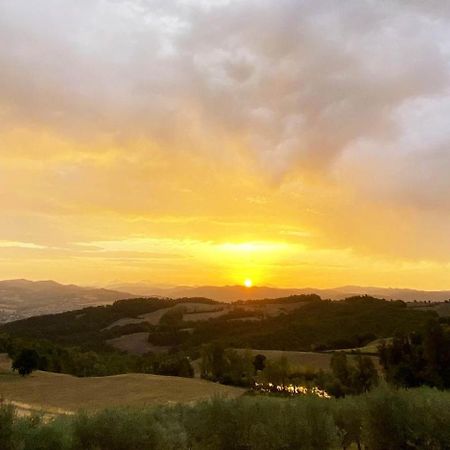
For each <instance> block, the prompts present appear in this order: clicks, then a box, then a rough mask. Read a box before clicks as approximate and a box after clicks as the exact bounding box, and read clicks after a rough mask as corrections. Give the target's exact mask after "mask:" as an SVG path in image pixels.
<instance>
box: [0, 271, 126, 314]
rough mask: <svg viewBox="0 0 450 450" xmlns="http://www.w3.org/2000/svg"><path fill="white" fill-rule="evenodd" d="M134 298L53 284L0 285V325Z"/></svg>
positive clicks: (16, 282) (7, 282) (11, 282)
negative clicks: (0, 323)
mask: <svg viewBox="0 0 450 450" xmlns="http://www.w3.org/2000/svg"><path fill="white" fill-rule="evenodd" d="M133 296H135V295H134V294H130V293H127V292H119V291H115V290H111V289H97V288H88V287H80V286H75V285H73V284H70V285H64V284H60V283H56V282H55V281H29V280H5V281H0V321H1V322H5V321H10V320H15V319H21V318H24V317H30V316H34V315H40V314H50V313H51V314H53V313H57V312H62V311H68V310H73V309H80V308H84V307H86V306H94V305H103V304H108V303H112V302H114V301H115V300H118V299H121V298H129V297H133Z"/></svg>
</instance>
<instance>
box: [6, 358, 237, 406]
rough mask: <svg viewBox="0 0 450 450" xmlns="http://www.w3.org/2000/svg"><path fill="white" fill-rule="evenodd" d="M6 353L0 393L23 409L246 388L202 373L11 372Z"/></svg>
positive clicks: (137, 402)
mask: <svg viewBox="0 0 450 450" xmlns="http://www.w3.org/2000/svg"><path fill="white" fill-rule="evenodd" d="M9 368H10V362H9V360H8V358H7V357H6V356H5V355H2V356H1V358H0V396H1V397H2V399H4V400H5V401H8V402H16V403H17V404H18V405H22V407H21V409H23V410H27V409H30V410H42V411H44V412H49V413H55V414H56V413H58V412H60V413H61V412H74V411H77V410H80V409H84V410H86V411H94V410H100V409H104V408H108V407H115V406H145V405H154V404H168V403H190V402H195V401H199V400H205V399H208V398H211V397H214V396H224V397H238V396H240V395H242V394H243V393H244V392H245V391H244V389H240V388H236V387H231V386H224V385H221V384H217V383H212V382H209V381H205V380H200V379H192V378H180V377H166V376H159V375H147V374H133V373H131V374H124V375H115V376H109V377H91V378H76V377H73V376H71V375H64V374H57V373H51V372H40V371H37V372H33V373H32V374H31V375H30V376H28V377H25V378H22V377H21V376H19V375H17V374H15V373H12V372H11V370H10V369H9Z"/></svg>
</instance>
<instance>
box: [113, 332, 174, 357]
mask: <svg viewBox="0 0 450 450" xmlns="http://www.w3.org/2000/svg"><path fill="white" fill-rule="evenodd" d="M106 343H107V344H109V345H111V346H112V347H114V348H116V349H117V350H121V351H123V352H127V353H132V354H134V355H144V354H145V353H148V352H153V353H165V352H167V350H169V348H170V347H164V346H160V345H153V344H152V343H150V342H148V333H147V332H146V331H144V332H141V333H132V334H124V335H122V336H120V337H118V338H114V339H109V340H107V341H106Z"/></svg>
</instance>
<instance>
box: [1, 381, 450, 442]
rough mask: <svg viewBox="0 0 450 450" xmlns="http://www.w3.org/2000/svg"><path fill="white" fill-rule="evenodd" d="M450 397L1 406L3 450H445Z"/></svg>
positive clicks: (425, 393)
mask: <svg viewBox="0 0 450 450" xmlns="http://www.w3.org/2000/svg"><path fill="white" fill-rule="evenodd" d="M449 423H450V393H448V392H439V391H436V390H433V389H430V388H419V389H410V390H405V391H404V390H393V389H390V388H388V387H386V386H381V387H379V388H377V389H375V390H373V391H371V392H370V393H368V394H363V395H360V396H352V397H346V398H344V399H336V400H326V399H319V398H316V397H302V398H290V399H279V398H269V397H258V396H254V397H249V396H247V397H242V398H239V399H235V400H224V399H214V400H211V401H207V402H201V403H198V404H195V405H185V406H181V405H176V406H172V407H169V406H156V407H152V408H144V409H129V408H128V409H113V410H107V411H102V412H98V413H96V414H91V415H87V414H83V413H81V414H77V415H75V416H73V417H70V416H69V417H61V418H57V419H54V420H51V421H43V420H42V419H39V418H36V417H32V418H20V417H17V416H15V415H14V413H13V411H12V409H11V407H9V406H1V407H0V448H2V450H13V449H14V450H17V449H23V450H31V449H33V450H44V449H45V450H53V449H55V450H56V449H58V450H137V449H144V448H149V449H150V448H151V449H153V450H188V449H192V450H244V449H245V450H280V449H296V450H297V449H300V450H301V449H305V450H306V449H308V450H312V449H317V450H327V449H329V450H331V449H338V448H342V449H344V450H345V449H350V448H360V449H361V448H370V449H371V450H399V449H403V450H413V449H422V450H448V449H449V448H450V447H449V443H450V429H449V427H448V424H449Z"/></svg>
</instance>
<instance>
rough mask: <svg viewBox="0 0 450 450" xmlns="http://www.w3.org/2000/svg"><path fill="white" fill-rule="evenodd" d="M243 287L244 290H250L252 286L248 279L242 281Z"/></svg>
mask: <svg viewBox="0 0 450 450" xmlns="http://www.w3.org/2000/svg"><path fill="white" fill-rule="evenodd" d="M244 286H245V287H246V288H251V287H252V286H253V282H252V280H250V278H247V279H246V280H245V281H244Z"/></svg>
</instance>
